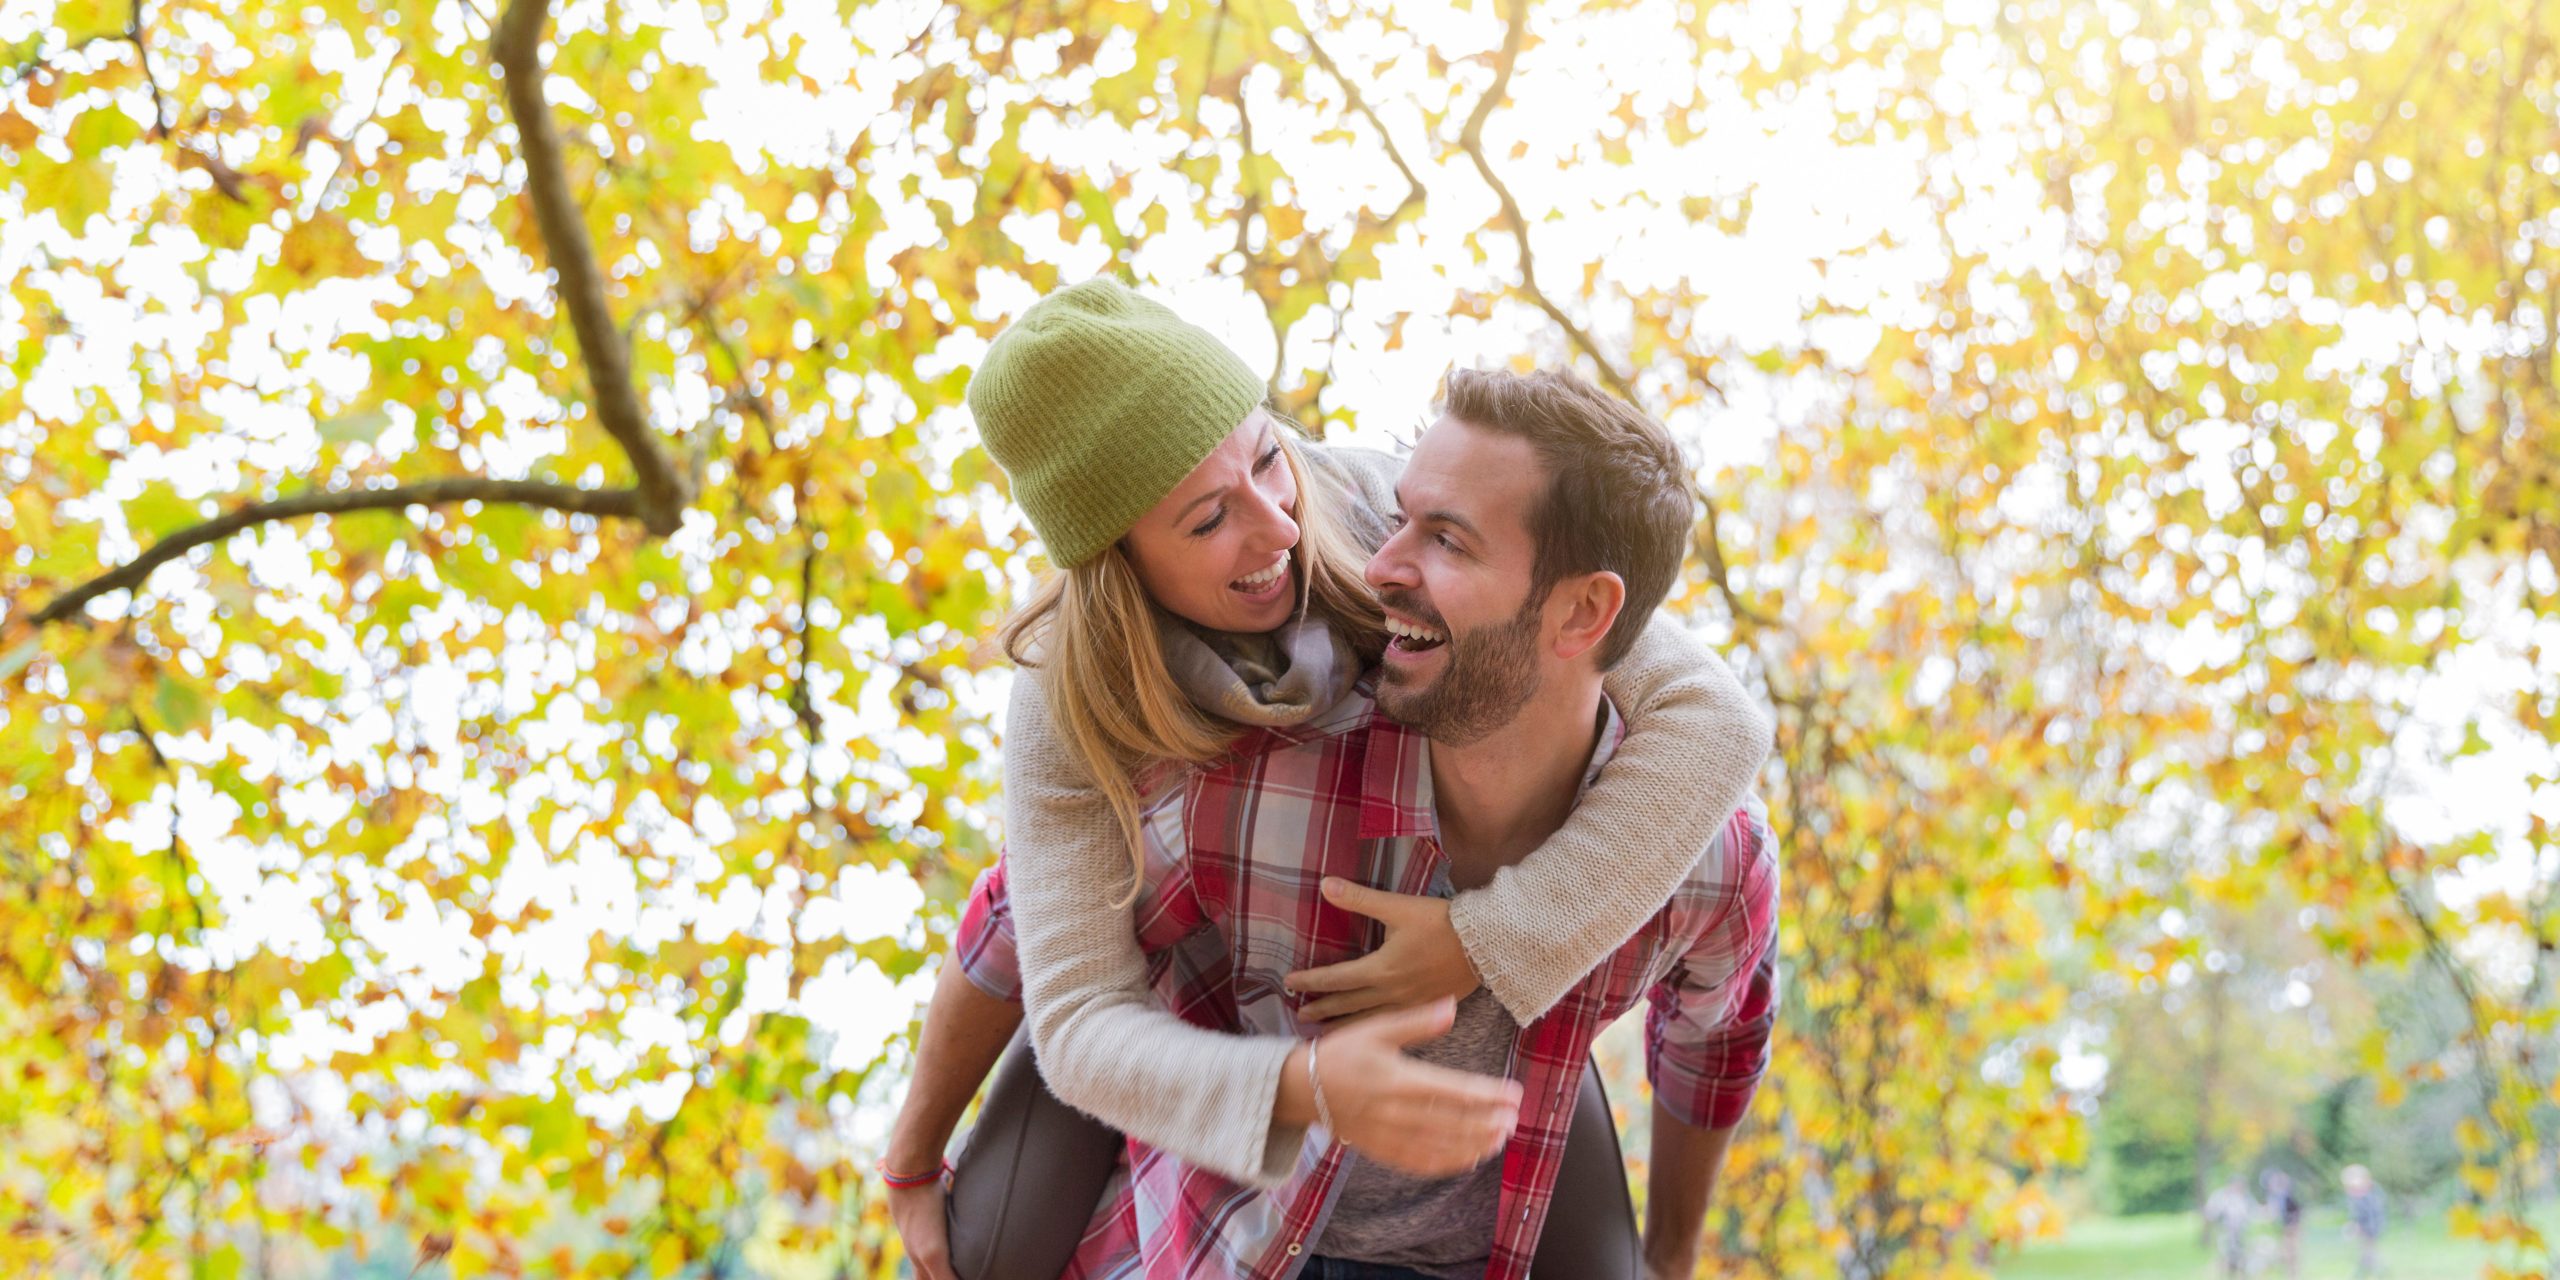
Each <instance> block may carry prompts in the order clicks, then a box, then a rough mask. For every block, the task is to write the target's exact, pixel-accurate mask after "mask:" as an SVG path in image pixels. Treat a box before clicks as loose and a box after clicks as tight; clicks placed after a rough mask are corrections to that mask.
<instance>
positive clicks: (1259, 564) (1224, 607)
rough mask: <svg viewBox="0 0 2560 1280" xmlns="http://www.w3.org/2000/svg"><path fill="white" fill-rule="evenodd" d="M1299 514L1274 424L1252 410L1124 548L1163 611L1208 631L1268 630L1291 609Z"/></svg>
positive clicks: (1144, 520) (1294, 485)
mask: <svg viewBox="0 0 2560 1280" xmlns="http://www.w3.org/2000/svg"><path fill="white" fill-rule="evenodd" d="M1297 511H1298V481H1297V477H1296V476H1295V475H1294V474H1292V473H1291V472H1290V470H1289V463H1288V460H1287V459H1286V458H1283V457H1282V456H1281V454H1280V424H1279V423H1277V422H1274V421H1273V420H1272V418H1271V415H1270V414H1268V413H1265V412H1263V411H1262V410H1260V409H1256V410H1254V411H1253V412H1252V413H1250V414H1248V415H1246V417H1245V420H1244V421H1243V423H1241V424H1240V425H1238V426H1237V427H1236V429H1235V430H1233V431H1231V432H1228V433H1227V438H1226V440H1225V442H1224V443H1222V444H1220V445H1219V446H1218V447H1217V449H1216V450H1215V451H1214V452H1212V453H1211V454H1210V455H1209V456H1208V457H1207V458H1204V459H1202V460H1201V462H1200V465H1199V466H1196V467H1193V468H1192V469H1191V474H1190V475H1187V476H1184V477H1183V479H1182V483H1181V484H1178V485H1175V486H1174V487H1173V492H1172V493H1169V494H1166V495H1165V499H1164V501H1162V502H1159V503H1157V504H1156V505H1155V508H1154V509H1153V510H1151V511H1149V512H1147V514H1145V515H1144V516H1141V517H1139V519H1138V523H1137V526H1136V527H1135V528H1132V529H1131V530H1129V534H1128V536H1127V537H1126V538H1123V539H1122V540H1121V546H1122V548H1123V549H1124V550H1126V551H1127V553H1128V556H1129V563H1130V565H1131V566H1132V567H1134V568H1135V569H1136V570H1137V571H1138V581H1139V583H1140V584H1141V585H1143V586H1144V587H1146V589H1147V594H1148V595H1149V596H1150V597H1152V598H1153V599H1154V600H1155V602H1156V603H1157V604H1159V605H1162V606H1163V607H1164V608H1165V609H1167V610H1168V611H1170V612H1173V613H1176V614H1179V615H1181V616H1182V617H1183V618H1185V619H1187V620H1189V621H1190V622H1191V623H1193V624H1194V625H1196V626H1200V627H1205V628H1207V629H1209V630H1211V631H1270V630H1273V629H1275V628H1277V627H1278V626H1279V625H1280V624H1281V623H1284V622H1287V621H1288V620H1289V612H1290V609H1291V608H1292V607H1293V606H1294V605H1295V604H1296V603H1297V597H1298V592H1297V585H1296V578H1297V574H1296V573H1295V572H1294V571H1293V569H1294V566H1293V564H1292V561H1294V560H1295V559H1296V555H1295V548H1296V547H1297V545H1298V519H1297Z"/></svg>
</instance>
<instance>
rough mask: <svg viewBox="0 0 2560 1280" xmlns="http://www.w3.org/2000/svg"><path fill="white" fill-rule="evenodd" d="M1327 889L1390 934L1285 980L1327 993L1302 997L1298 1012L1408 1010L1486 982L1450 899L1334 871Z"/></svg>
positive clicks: (1343, 1014)
mask: <svg viewBox="0 0 2560 1280" xmlns="http://www.w3.org/2000/svg"><path fill="white" fill-rule="evenodd" d="M1324 896H1325V900H1326V901H1328V902H1331V903H1332V904H1333V905H1335V906H1337V907H1340V908H1342V909H1343V910H1345V911H1351V912H1356V913H1358V914H1360V915H1364V916H1367V917H1369V918H1370V919H1372V920H1375V921H1378V922H1379V923H1381V924H1383V925H1385V926H1386V927H1387V938H1386V941H1384V942H1382V943H1380V944H1378V949H1377V950H1375V951H1372V952H1370V953H1369V954H1367V955H1365V956H1362V957H1360V958H1359V959H1357V960H1346V961H1344V962H1342V963H1341V964H1331V965H1326V966H1325V967H1323V968H1321V969H1300V970H1298V971H1297V972H1295V973H1292V974H1290V975H1289V976H1288V977H1286V978H1284V979H1282V981H1284V982H1286V983H1287V984H1288V986H1289V989H1290V990H1291V991H1307V992H1329V993H1331V994H1328V995H1326V996H1324V998H1323V999H1320V1000H1311V1001H1309V1002H1307V1004H1306V1005H1305V1006H1304V1007H1303V1008H1301V1009H1299V1010H1298V1016H1299V1017H1300V1018H1302V1019H1304V1020H1306V1021H1308V1022H1326V1021H1330V1020H1332V1019H1335V1018H1348V1017H1351V1016H1353V1015H1355V1014H1362V1013H1368V1012H1370V1011H1371V1010H1375V1009H1409V1008H1412V1007H1414V1006H1416V1005H1421V1004H1427V1003H1429V1002H1431V1001H1433V1000H1437V999H1440V998H1441V997H1443V996H1446V997H1448V998H1449V999H1451V1000H1463V999H1465V998H1466V997H1467V995H1468V993H1470V992H1472V991H1474V990H1475V989H1476V988H1477V987H1479V986H1482V985H1483V983H1482V982H1481V981H1480V980H1479V979H1478V978H1477V977H1476V969H1475V965H1474V963H1472V962H1471V961H1469V960H1468V959H1467V949H1466V947H1465V946H1464V945H1462V944H1460V943H1459V941H1458V931H1457V930H1456V929H1454V928H1452V927H1450V924H1449V903H1448V900H1447V899H1445V898H1424V897H1418V896H1415V895H1413V894H1409V893H1389V892H1387V891H1386V890H1384V889H1372V888H1370V887H1369V886H1367V885H1364V884H1356V883H1354V882H1352V881H1349V880H1344V879H1341V878H1340V877H1337V876H1326V877H1325V879H1324Z"/></svg>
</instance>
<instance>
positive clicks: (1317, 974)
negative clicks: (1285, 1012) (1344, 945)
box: [1280, 951, 1378, 991]
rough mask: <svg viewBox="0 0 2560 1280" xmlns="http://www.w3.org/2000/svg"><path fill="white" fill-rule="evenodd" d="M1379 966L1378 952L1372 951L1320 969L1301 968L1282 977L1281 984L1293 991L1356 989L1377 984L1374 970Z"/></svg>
mask: <svg viewBox="0 0 2560 1280" xmlns="http://www.w3.org/2000/svg"><path fill="white" fill-rule="evenodd" d="M1377 967H1378V953H1377V952H1375V951H1372V952H1370V953H1369V954H1367V955H1365V956H1362V957H1360V958H1359V959H1357V960H1345V961H1343V962H1342V963H1340V964H1329V965H1326V966H1324V967H1323V968H1320V969H1300V970H1298V971H1297V972H1295V973H1292V974H1289V975H1288V976H1286V977H1284V978H1282V979H1280V984H1281V985H1282V986H1285V987H1287V988H1288V989H1290V990H1291V991H1355V990H1358V989H1359V988H1361V987H1369V986H1376V985H1377V978H1376V976H1375V975H1374V973H1373V972H1372V971H1373V970H1375V969H1376V968H1377Z"/></svg>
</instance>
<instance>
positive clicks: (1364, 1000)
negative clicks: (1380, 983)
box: [1298, 987, 1389, 1022]
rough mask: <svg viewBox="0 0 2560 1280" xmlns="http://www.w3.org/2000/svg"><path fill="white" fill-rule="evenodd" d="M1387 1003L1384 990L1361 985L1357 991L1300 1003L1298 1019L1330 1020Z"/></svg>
mask: <svg viewBox="0 0 2560 1280" xmlns="http://www.w3.org/2000/svg"><path fill="white" fill-rule="evenodd" d="M1388 1003H1389V1001H1388V999H1387V994H1386V993H1385V992H1383V991H1380V990H1379V989H1377V988H1376V987H1362V988H1361V989H1359V990H1357V991H1345V992H1342V993H1340V994H1338V995H1330V996H1326V997H1325V998H1324V999H1322V1000H1317V1001H1313V1002H1311V1003H1309V1004H1306V1005H1302V1006H1300V1007H1299V1009H1298V1019H1299V1020H1300V1021H1302V1022H1331V1021H1333V1020H1334V1019H1336V1018H1348V1017H1350V1016H1351V1015H1353V1014H1355V1013H1367V1012H1368V1011H1370V1010H1371V1009H1380V1008H1384V1007H1386V1005H1387V1004H1388Z"/></svg>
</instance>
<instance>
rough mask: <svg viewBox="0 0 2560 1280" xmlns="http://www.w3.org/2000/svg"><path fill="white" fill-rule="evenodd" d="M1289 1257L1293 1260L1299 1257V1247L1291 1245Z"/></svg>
mask: <svg viewBox="0 0 2560 1280" xmlns="http://www.w3.org/2000/svg"><path fill="white" fill-rule="evenodd" d="M1289 1256H1290V1257H1292V1258H1294V1257H1297V1256H1298V1246H1296V1245H1294V1244H1292V1245H1290V1246H1289Z"/></svg>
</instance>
